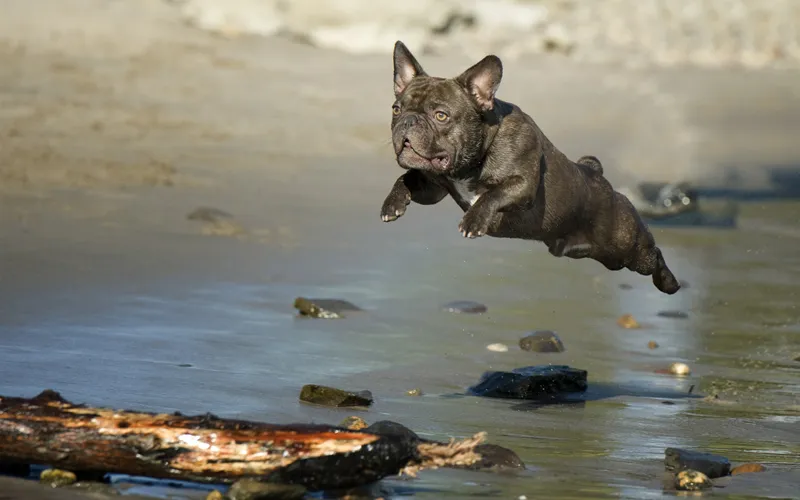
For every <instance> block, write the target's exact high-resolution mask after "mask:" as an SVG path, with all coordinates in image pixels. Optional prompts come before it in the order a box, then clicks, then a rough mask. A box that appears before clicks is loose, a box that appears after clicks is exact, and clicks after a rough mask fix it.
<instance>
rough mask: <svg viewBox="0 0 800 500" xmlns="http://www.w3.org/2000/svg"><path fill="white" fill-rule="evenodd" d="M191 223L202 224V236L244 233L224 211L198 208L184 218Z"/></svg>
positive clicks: (238, 234)
mask: <svg viewBox="0 0 800 500" xmlns="http://www.w3.org/2000/svg"><path fill="white" fill-rule="evenodd" d="M186 218H187V219H189V220H191V221H198V222H202V223H203V231H202V232H203V234H205V235H213V236H240V235H242V234H244V233H245V230H244V228H243V227H242V226H240V225H239V224H237V223H236V222H235V221H234V220H233V216H232V215H231V214H229V213H228V212H225V211H224V210H220V209H218V208H212V207H200V208H197V209H195V210H193V211H192V212H190V213H189V215H187V216H186Z"/></svg>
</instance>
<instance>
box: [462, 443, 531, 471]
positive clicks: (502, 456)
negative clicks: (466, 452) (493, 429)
mask: <svg viewBox="0 0 800 500" xmlns="http://www.w3.org/2000/svg"><path fill="white" fill-rule="evenodd" d="M475 453H477V454H479V455H480V456H481V459H480V460H479V461H478V462H475V463H474V464H472V465H470V466H468V468H469V469H494V468H498V469H524V468H525V464H524V463H523V462H522V459H521V458H519V455H517V454H516V453H514V452H513V451H511V450H509V449H508V448H503V447H502V446H498V445H496V444H479V445H478V446H476V447H475Z"/></svg>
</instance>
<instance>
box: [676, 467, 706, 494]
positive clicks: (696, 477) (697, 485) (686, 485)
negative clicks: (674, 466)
mask: <svg viewBox="0 0 800 500" xmlns="http://www.w3.org/2000/svg"><path fill="white" fill-rule="evenodd" d="M712 486H713V484H712V483H711V480H710V479H709V478H708V476H706V475H705V474H703V473H702V472H698V471H696V470H685V471H681V472H679V473H678V475H677V476H675V488H676V489H679V490H681V491H698V490H705V489H708V488H711V487H712Z"/></svg>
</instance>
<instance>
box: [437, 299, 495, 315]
mask: <svg viewBox="0 0 800 500" xmlns="http://www.w3.org/2000/svg"><path fill="white" fill-rule="evenodd" d="M442 310H443V311H446V312H451V313H460V314H483V313H485V312H486V311H487V308H486V306H485V305H483V304H481V303H480V302H473V301H471V300H456V301H454V302H448V303H447V304H445V305H443V306H442Z"/></svg>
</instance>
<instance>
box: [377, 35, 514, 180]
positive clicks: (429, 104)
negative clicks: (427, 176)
mask: <svg viewBox="0 0 800 500" xmlns="http://www.w3.org/2000/svg"><path fill="white" fill-rule="evenodd" d="M502 76H503V66H502V63H501V62H500V59H498V58H497V57H496V56H486V57H485V58H483V59H482V60H481V61H480V62H478V63H477V64H475V65H474V66H472V67H471V68H469V69H467V70H466V71H464V72H463V73H462V74H461V75H459V76H458V77H456V78H437V77H432V76H428V75H427V74H426V73H425V71H424V70H423V69H422V66H420V64H419V63H418V62H417V60H416V59H415V58H414V56H413V55H412V54H411V52H410V51H409V50H408V48H406V46H405V45H404V44H403V42H400V41H398V42H397V43H395V46H394V95H395V102H394V104H393V105H392V143H393V144H394V152H395V154H396V155H397V163H399V164H400V166H401V167H403V168H406V169H417V170H425V171H428V172H432V173H437V174H445V175H447V174H455V173H457V172H458V171H460V170H464V169H468V168H470V167H474V166H475V165H477V164H478V163H479V162H480V161H481V160H482V158H483V156H484V153H485V152H486V145H485V143H486V137H487V134H488V131H489V129H490V127H491V124H492V121H493V120H492V118H493V116H494V107H495V100H494V96H495V92H497V87H498V86H499V85H500V80H501V78H502Z"/></svg>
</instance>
